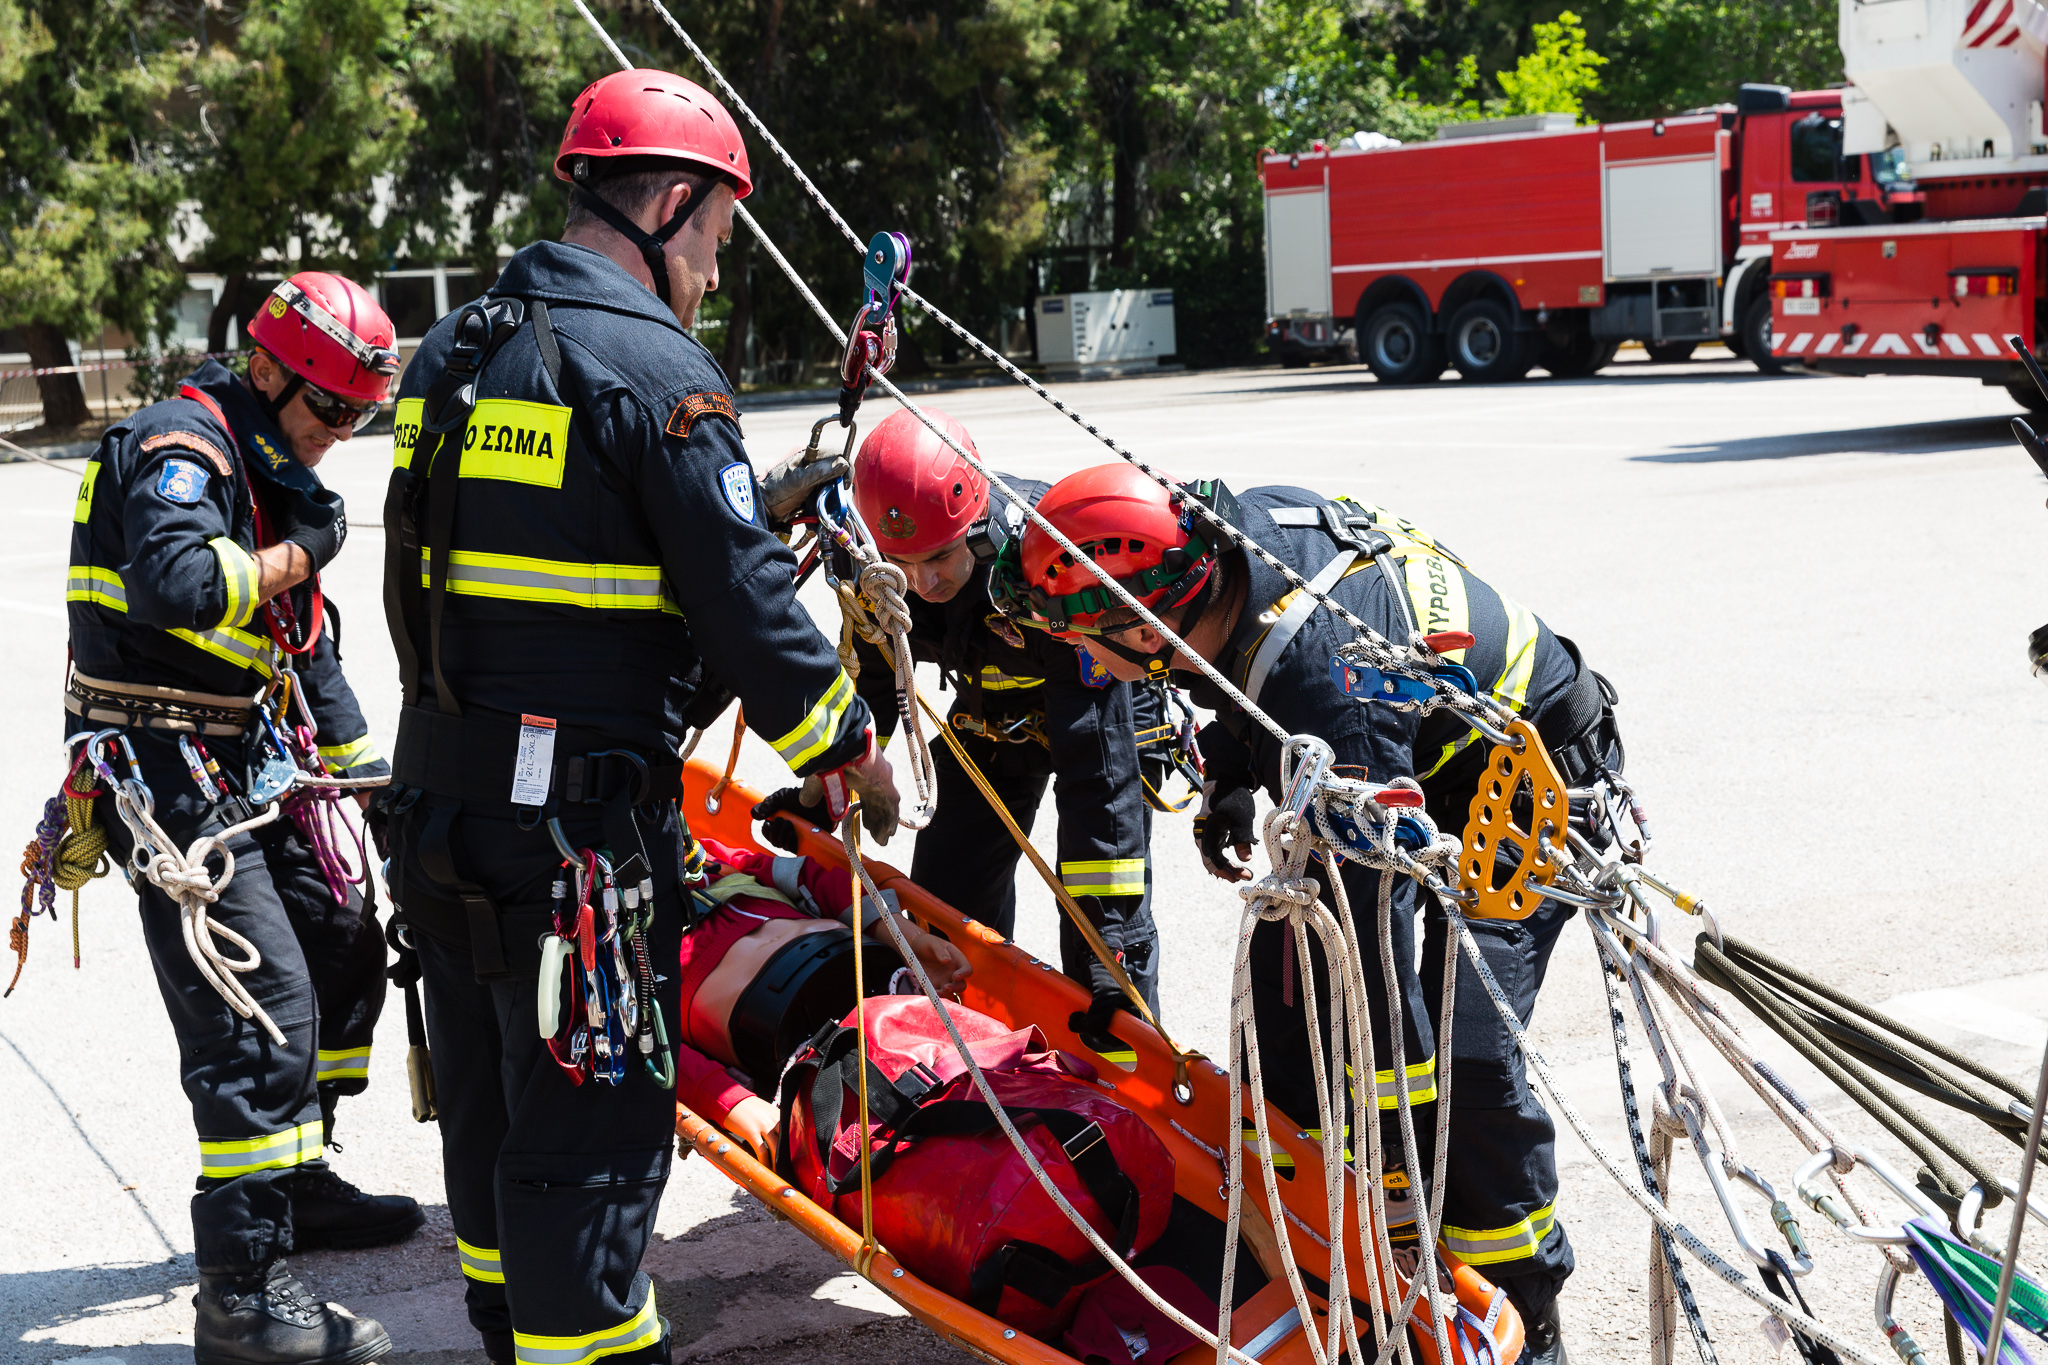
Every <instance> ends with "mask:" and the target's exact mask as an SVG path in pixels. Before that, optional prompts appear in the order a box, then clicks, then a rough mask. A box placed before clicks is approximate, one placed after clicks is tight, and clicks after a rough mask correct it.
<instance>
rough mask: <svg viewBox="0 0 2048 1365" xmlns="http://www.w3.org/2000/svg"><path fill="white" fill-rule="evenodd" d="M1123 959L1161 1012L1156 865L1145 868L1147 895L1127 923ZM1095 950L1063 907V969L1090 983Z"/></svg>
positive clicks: (1149, 1002) (1155, 1014)
mask: <svg viewBox="0 0 2048 1365" xmlns="http://www.w3.org/2000/svg"><path fill="white" fill-rule="evenodd" d="M1122 959H1123V964H1124V972H1125V974H1126V975H1128V976H1129V977H1130V978H1131V984H1132V985H1133V986H1136V987H1137V988H1138V994H1139V995H1141V996H1143V997H1144V999H1145V1004H1146V1005H1147V1006H1148V1007H1149V1008H1150V1009H1151V1011H1152V1014H1153V1017H1154V1018H1157V1017H1158V1016H1159V925H1158V923H1157V921H1155V920H1154V919H1153V918H1152V869H1151V868H1149V867H1148V868H1146V869H1145V899H1144V900H1143V901H1142V902H1141V903H1140V904H1139V906H1138V910H1137V913H1136V914H1134V915H1132V916H1131V918H1130V919H1129V920H1128V921H1126V922H1125V924H1124V942H1123V953H1122ZM1094 961H1095V950H1094V949H1092V948H1090V947H1089V946H1088V940H1087V939H1085V938H1083V937H1081V931H1080V930H1079V929H1076V928H1075V927H1074V921H1073V920H1072V919H1071V918H1069V917H1068V915H1067V912H1066V911H1065V910H1064V909H1062V910H1061V911H1060V970H1061V971H1063V972H1065V973H1066V974H1067V975H1068V976H1071V977H1072V978H1074V980H1076V981H1078V982H1080V983H1081V984H1082V985H1084V986H1085V985H1087V984H1088V967H1089V964H1090V963H1092V962H1094Z"/></svg>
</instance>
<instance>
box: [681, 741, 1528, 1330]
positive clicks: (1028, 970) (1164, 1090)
mask: <svg viewBox="0 0 2048 1365" xmlns="http://www.w3.org/2000/svg"><path fill="white" fill-rule="evenodd" d="M719 777H720V773H719V772H718V770H717V769H716V768H714V767H712V766H711V765H709V764H706V763H703V762H701V761H699V760H692V761H691V763H690V765H689V771H688V774H687V776H686V779H685V784H684V794H683V811H684V814H685V815H686V816H688V818H689V820H690V823H691V825H692V827H693V828H695V829H696V830H697V832H698V833H699V834H701V835H705V836H708V837H710V838H713V839H717V840H718V841H720V842H721V843H726V844H733V845H737V846H742V847H750V848H759V847H761V843H760V840H759V839H758V838H757V837H756V836H755V833H754V829H753V825H752V822H751V817H750V815H749V811H750V810H751V809H752V807H753V805H754V803H755V802H756V801H757V800H759V799H760V798H759V797H758V796H757V795H756V794H755V793H753V792H751V791H748V790H747V789H746V788H744V787H741V786H739V785H737V784H735V785H733V786H731V787H729V788H727V790H726V791H725V792H724V793H723V799H722V800H721V801H720V803H719V809H718V811H717V812H716V813H715V814H714V813H712V812H710V811H708V810H706V808H705V803H704V795H705V793H707V792H709V791H710V790H711V788H712V787H713V785H714V784H715V783H717V782H718V780H719ZM798 828H799V829H800V830H802V831H803V834H802V839H803V842H802V852H804V853H805V854H807V855H809V856H811V857H813V858H816V859H818V860H819V861H820V862H823V863H828V864H832V865H838V866H843V865H844V864H845V861H846V855H845V851H844V850H843V849H842V848H841V847H840V844H839V841H838V840H837V839H836V838H835V837H832V836H831V835H830V834H826V833H819V832H816V831H810V830H804V829H803V826H801V825H798ZM869 867H870V871H871V872H872V873H873V874H874V878H875V883H876V885H878V886H880V887H881V888H882V889H883V890H885V891H886V890H893V891H895V892H896V894H897V896H898V898H899V899H900V900H901V902H902V905H903V908H904V910H906V911H907V912H909V914H910V915H911V917H912V918H913V919H915V920H917V921H918V922H919V923H920V924H922V925H924V926H925V927H926V928H928V929H934V930H937V931H938V932H941V933H943V934H944V935H945V936H946V937H947V938H948V939H950V940H952V942H953V943H954V944H955V945H956V946H957V947H958V948H959V949H960V951H961V952H962V953H963V954H964V955H965V956H966V957H967V960H968V961H969V962H970V963H971V964H972V965H973V968H974V974H973V976H972V977H971V978H969V980H968V982H967V985H966V988H965V989H964V990H963V992H962V994H961V1001H962V1003H963V1004H965V1005H967V1006H968V1007H969V1008H971V1009H975V1010H979V1011H981V1012H982V1013H983V1014H987V1015H989V1016H991V1017H993V1018H996V1019H1000V1020H1002V1021H1003V1022H1005V1023H1007V1024H1009V1025H1011V1026H1012V1027H1018V1028H1021V1027H1024V1026H1026V1025H1036V1026H1037V1027H1038V1028H1039V1029H1040V1030H1041V1031H1042V1032H1043V1033H1044V1034H1045V1036H1046V1038H1047V1040H1048V1041H1050V1042H1051V1044H1052V1045H1053V1046H1054V1047H1056V1048H1059V1049H1061V1050H1063V1051H1066V1052H1069V1053H1072V1054H1073V1055H1075V1056H1077V1057H1083V1058H1086V1059H1088V1061H1089V1062H1090V1063H1091V1064H1093V1065H1094V1066H1095V1067H1096V1069H1097V1071H1098V1072H1099V1073H1100V1075H1101V1081H1102V1083H1103V1084H1104V1086H1105V1087H1106V1088H1108V1089H1109V1090H1110V1091H1111V1092H1112V1093H1113V1094H1115V1096H1116V1097H1117V1099H1118V1100H1120V1101H1121V1102H1122V1103H1123V1104H1125V1105H1126V1106H1128V1107H1129V1108H1131V1109H1132V1110H1133V1111H1135V1112H1136V1113H1138V1114H1139V1115H1141V1116H1142V1117H1143V1118H1144V1119H1145V1120H1146V1122H1147V1123H1149V1124H1150V1125H1151V1127H1152V1129H1153V1131H1154V1132H1155V1133H1157V1134H1158V1136H1159V1139H1160V1141H1162V1142H1164V1143H1165V1144H1166V1146H1167V1149H1168V1150H1169V1151H1171V1152H1172V1153H1173V1159H1174V1193H1175V1194H1177V1195H1179V1196H1180V1197H1181V1198H1183V1199H1185V1200H1187V1201H1188V1202H1189V1203H1191V1204H1193V1205H1195V1206H1196V1207H1197V1208H1199V1209H1201V1210H1202V1211H1203V1212H1205V1213H1207V1214H1209V1215H1210V1216H1212V1217H1214V1218H1216V1219H1218V1220H1219V1221H1220V1220H1222V1219H1223V1218H1224V1216H1225V1213H1226V1208H1225V1200H1226V1197H1227V1190H1226V1188H1225V1183H1226V1181H1227V1179H1228V1175H1227V1168H1226V1166H1225V1164H1224V1163H1225V1162H1226V1161H1227V1160H1228V1149H1227V1148H1226V1147H1225V1146H1224V1143H1226V1142H1232V1141H1239V1140H1241V1139H1240V1137H1239V1131H1240V1130H1239V1124H1238V1123H1236V1122H1233V1121H1232V1117H1231V1115H1230V1113H1229V1103H1230V1095H1229V1077H1228V1075H1227V1073H1226V1072H1225V1071H1224V1070H1223V1068H1222V1067H1220V1066H1218V1065H1216V1064H1215V1063H1214V1062H1212V1061H1209V1060H1208V1059H1206V1058H1204V1059H1201V1060H1199V1061H1197V1062H1195V1063H1193V1064H1191V1065H1190V1066H1189V1068H1188V1083H1189V1094H1188V1098H1187V1099H1186V1100H1185V1101H1182V1100H1181V1099H1179V1098H1177V1097H1176V1096H1175V1094H1174V1072H1175V1065H1174V1056H1173V1052H1172V1050H1171V1049H1170V1048H1168V1047H1167V1046H1166V1044H1165V1043H1164V1042H1163V1041H1162V1040H1161V1038H1160V1036H1159V1034H1158V1033H1157V1032H1156V1031H1155V1030H1154V1029H1152V1027H1151V1026H1150V1025H1148V1024H1145V1023H1144V1022H1142V1021H1140V1020H1138V1019H1136V1018H1133V1017H1132V1016H1130V1015H1119V1016H1118V1017H1117V1022H1116V1026H1115V1027H1116V1034H1117V1037H1118V1038H1119V1040H1120V1041H1122V1042H1124V1043H1125V1044H1127V1045H1128V1046H1129V1047H1130V1049H1131V1050H1132V1051H1133V1052H1134V1053H1135V1054H1136V1061H1135V1062H1133V1063H1113V1062H1108V1061H1105V1060H1104V1059H1103V1058H1101V1057H1100V1056H1098V1055H1097V1054H1096V1053H1094V1052H1093V1051H1092V1050H1091V1049H1090V1048H1089V1047H1088V1046H1087V1045H1086V1044H1085V1043H1083V1042H1082V1041H1081V1040H1080V1038H1079V1037H1077V1036H1076V1035H1075V1033H1074V1032H1073V1030H1071V1029H1070V1028H1068V1027H1067V1022H1066V1021H1067V1019H1068V1017H1069V1016H1070V1015H1073V1014H1075V1013H1078V1012H1081V1011H1084V1010H1086V1009H1087V1008H1088V1000H1089V997H1088V993H1087V991H1086V990H1085V989H1083V988H1082V987H1081V986H1080V985H1079V984H1078V983H1076V982H1074V981H1071V980H1069V979H1068V978H1067V977H1066V975H1065V974H1064V973H1062V972H1061V971H1060V970H1059V968H1058V967H1056V966H1054V965H1053V964H1052V963H1049V962H1042V961H1040V960H1039V959H1037V958H1035V957H1033V956H1031V955H1030V954H1029V953H1027V952H1025V951H1024V950H1023V949H1022V948H1019V947H1017V946H1015V945H1014V944H1009V943H1005V942H1004V941H1003V940H1002V938H1001V937H1000V936H999V935H997V934H996V933H995V932H994V931H993V930H990V929H988V928H987V927H986V926H984V925H981V924H978V923H976V922H975V921H973V920H970V919H967V918H965V917H963V916H962V915H961V914H960V913H959V912H958V911H956V910H954V909H953V908H952V907H950V906H948V905H946V904H945V903H944V902H942V901H939V900H937V899H935V898H933V897H932V896H931V895H929V894H927V893H926V892H925V891H923V890H921V889H920V888H918V887H917V886H915V885H913V884H912V883H911V881H910V879H909V878H907V877H905V876H904V875H903V874H902V873H900V872H898V871H897V870H896V869H894V868H893V867H890V866H888V865H887V864H885V863H881V862H878V861H875V860H873V859H870V860H869ZM1218 984H1219V986H1221V985H1222V984H1223V983H1221V982H1219V983H1218ZM1268 1117H1269V1120H1270V1131H1271V1132H1272V1135H1273V1145H1274V1147H1275V1148H1276V1149H1277V1150H1278V1151H1280V1152H1284V1153H1286V1154H1287V1155H1288V1156H1291V1157H1292V1158H1293V1159H1294V1175H1295V1178H1294V1179H1292V1180H1283V1181H1282V1182H1281V1183H1280V1199H1281V1203H1282V1205H1283V1206H1284V1211H1285V1216H1286V1217H1287V1220H1288V1223H1289V1229H1288V1231H1289V1235H1290V1241H1291V1244H1292V1247H1293V1250H1294V1255H1295V1261H1296V1263H1297V1264H1298V1265H1299V1266H1300V1267H1301V1268H1302V1269H1303V1270H1305V1271H1307V1272H1309V1273H1310V1274H1312V1275H1315V1276H1317V1277H1318V1278H1321V1279H1327V1278H1328V1276H1329V1269H1330V1265H1329V1251H1328V1248H1327V1245H1326V1244H1325V1243H1326V1239H1325V1237H1324V1232H1325V1227H1326V1216H1327V1210H1326V1209H1325V1207H1324V1203H1323V1181H1322V1149H1321V1145H1320V1144H1319V1143H1317V1142H1315V1141H1313V1140H1311V1139H1309V1138H1307V1137H1306V1136H1297V1134H1299V1133H1300V1130H1299V1128H1298V1127H1297V1126H1296V1125H1295V1124H1294V1123H1292V1122H1291V1121H1289V1120H1288V1119H1286V1118H1285V1117H1284V1116H1282V1115H1281V1114H1280V1112H1279V1111H1278V1110H1277V1109H1269V1114H1268ZM676 1132H677V1133H678V1134H679V1135H680V1136H681V1137H682V1138H683V1139H684V1141H686V1142H688V1143H689V1144H690V1148H691V1150H693V1151H696V1152H697V1153H699V1154H700V1155H702V1156H703V1157H704V1158H705V1159H706V1160H707V1161H709V1162H710V1163H711V1164H712V1165H713V1166H715V1167H717V1168H718V1170H719V1171H720V1173H721V1174H723V1175H725V1176H726V1177H727V1178H728V1179H730V1180H731V1181H732V1182H733V1183H734V1184H736V1185H739V1186H740V1187H741V1188H743V1189H745V1190H747V1191H748V1192H749V1193H751V1194H752V1195H753V1196H754V1197H755V1198H757V1199H759V1200H760V1201H761V1202H762V1203H763V1204H764V1205H766V1206H767V1207H768V1208H769V1209H770V1210H772V1211H773V1212H775V1213H776V1214H777V1215H778V1216H780V1217H784V1218H787V1219H788V1220H789V1221H790V1222H791V1223H793V1224H794V1225H795V1226H796V1227H797V1228H799V1229H800V1230H802V1231H803V1232H804V1234H805V1235H806V1236H808V1237H810V1238H811V1240H812V1241H814V1242H816V1243H817V1244H818V1245H819V1246H821V1247H823V1248H824V1249H825V1250H827V1251H829V1252H831V1253H832V1254H833V1255H834V1256H837V1257H838V1258H839V1259H840V1260H842V1261H844V1262H845V1263H846V1264H847V1265H848V1266H849V1267H852V1268H855V1269H858V1268H859V1267H858V1255H859V1251H860V1244H861V1239H860V1232H859V1230H858V1229H855V1228H849V1227H848V1226H847V1225H846V1224H844V1223H842V1222H840V1221H839V1219H837V1218H836V1217H834V1216H833V1215H832V1214H831V1212H829V1211H828V1210H826V1209H824V1208H822V1207H820V1206H819V1205H817V1204H815V1203H813V1202H812V1201H811V1200H810V1199H808V1198H806V1197H805V1196H804V1195H803V1194H802V1193H801V1192H800V1191H798V1190H795V1189H793V1188H791V1186H790V1185H789V1182H787V1181H785V1180H783V1179H782V1178H781V1177H780V1176H778V1175H777V1174H776V1173H775V1172H774V1171H772V1170H769V1169H768V1168H767V1167H765V1166H763V1165H762V1164H761V1163H760V1162H758V1161H756V1160H755V1159H754V1158H753V1157H752V1155H751V1154H749V1153H748V1152H747V1150H746V1148H745V1145H744V1144H743V1143H741V1142H739V1141H738V1140H737V1139H734V1138H732V1137H729V1136H727V1135H726V1134H724V1133H722V1132H720V1131H719V1130H718V1129H717V1128H715V1127H713V1126H712V1125H711V1124H709V1123H706V1122H705V1121H704V1120H703V1119H701V1118H699V1117H698V1116H697V1115H696V1114H694V1113H692V1112H691V1111H690V1110H689V1109H687V1108H684V1107H683V1106H681V1105H678V1106H677V1115H676ZM1245 1174H1246V1180H1245V1186H1246V1190H1245V1207H1246V1210H1247V1212H1248V1213H1249V1212H1250V1211H1251V1210H1253V1209H1257V1210H1258V1211H1259V1212H1260V1214H1261V1215H1262V1216H1263V1217H1265V1218H1266V1220H1267V1221H1268V1222H1269V1223H1270V1222H1271V1221H1272V1210H1271V1209H1269V1208H1267V1207H1266V1202H1265V1191H1264V1190H1263V1189H1262V1188H1261V1185H1260V1182H1259V1181H1258V1180H1257V1179H1256V1178H1255V1175H1254V1168H1253V1167H1252V1165H1251V1164H1250V1162H1249V1161H1248V1162H1247V1164H1246V1172H1245ZM1247 1221H1248V1222H1249V1221H1250V1220H1249V1219H1247ZM1347 1237H1348V1238H1349V1241H1348V1243H1347V1264H1348V1265H1350V1266H1351V1267H1352V1275H1353V1278H1354V1284H1353V1290H1354V1294H1355V1295H1357V1296H1359V1297H1362V1296H1363V1295H1364V1292H1365V1290H1364V1285H1363V1279H1364V1266H1365V1259H1364V1256H1363V1255H1362V1254H1361V1252H1360V1250H1359V1246H1358V1240H1357V1232H1356V1230H1355V1229H1353V1230H1351V1231H1350V1232H1349V1233H1347ZM1440 1254H1441V1255H1442V1256H1443V1258H1444V1261H1445V1263H1446V1264H1447V1265H1449V1266H1450V1267H1451V1270H1452V1276H1453V1280H1454V1283H1455V1285H1456V1288H1457V1293H1458V1298H1459V1300H1460V1302H1461V1303H1463V1304H1464V1306H1465V1307H1466V1308H1469V1309H1471V1310H1472V1311H1473V1312H1474V1313H1476V1314H1477V1315H1478V1316H1479V1317H1481V1318H1482V1319H1483V1318H1485V1317H1486V1315H1487V1310H1488V1306H1489V1304H1490V1303H1491V1301H1492V1299H1493V1297H1494V1293H1495V1291H1494V1290H1493V1287H1492V1286H1491V1285H1490V1284H1489V1283H1488V1282H1487V1281H1486V1280H1485V1279H1484V1278H1483V1277H1481V1276H1480V1275H1479V1274H1478V1272H1476V1271H1474V1270H1473V1269H1471V1268H1470V1267H1469V1266H1465V1265H1463V1264H1462V1263H1460V1262H1458V1261H1457V1260H1456V1258H1455V1257H1452V1256H1451V1255H1450V1254H1449V1253H1448V1252H1440ZM867 1278H868V1279H869V1280H870V1281H871V1282H873V1283H874V1284H875V1286H876V1287H877V1288H879V1289H881V1290H882V1292H883V1293H885V1294H887V1295H888V1296H889V1297H890V1298H892V1299H894V1300H895V1301H896V1302H897V1303H899V1304H901V1305H902V1306H903V1307H904V1308H905V1309H906V1310H907V1311H908V1312H909V1313H910V1314H911V1315H912V1316H913V1317H915V1318H917V1319H918V1321H920V1322H922V1323H924V1324H925V1325H926V1326H927V1327H929V1328H931V1329H932V1330H933V1331H934V1332H937V1333H938V1334H939V1335H940V1336H942V1337H943V1338H945V1339H946V1340H947V1341H948V1342H949V1343H950V1344H952V1345H954V1346H956V1347H959V1348H960V1349H962V1350H965V1351H967V1352H968V1353H969V1354H972V1355H974V1356H977V1357H979V1358H981V1359H984V1360H993V1361H1000V1362H1006V1363H1007V1362H1029V1361H1042V1362H1047V1365H1073V1359H1072V1357H1070V1356H1068V1355H1067V1354H1065V1353H1064V1352H1062V1351H1060V1350H1059V1349H1057V1348H1056V1347H1053V1346H1049V1345H1047V1344H1046V1343H1044V1342H1041V1341H1038V1340H1036V1339H1034V1338H1032V1337H1030V1336H1027V1335H1026V1334H1024V1333H1022V1332H1016V1331H1012V1330H1011V1329H1009V1328H1007V1327H1005V1326H1004V1325H1003V1324H1002V1323H1000V1322H998V1321H997V1320H996V1319H994V1318H992V1317H990V1316H988V1315H987V1314H985V1313H981V1312H977V1311H976V1310H975V1309H973V1308H971V1307H969V1306H968V1305H967V1304H965V1303H963V1302H961V1301H960V1300H958V1299H956V1298H954V1297H952V1296H951V1295H950V1294H946V1293H944V1292H943V1291H941V1290H938V1289H936V1288H934V1287H932V1286H931V1285H929V1284H926V1283H925V1282H924V1281H922V1280H920V1279H918V1278H917V1277H916V1276H915V1275H913V1274H912V1273H911V1272H910V1271H909V1270H907V1269H905V1268H903V1267H902V1266H900V1265H898V1264H897V1263H896V1261H895V1260H894V1259H893V1258H891V1257H890V1256H888V1255H887V1254H882V1255H878V1256H876V1257H875V1258H874V1260H873V1262H872V1263H871V1264H870V1266H869V1267H868V1270H867ZM1387 1278H1391V1277H1387ZM1500 1317H1501V1325H1500V1326H1499V1327H1497V1328H1496V1331H1495V1341H1496V1345H1497V1348H1498V1355H1499V1360H1500V1362H1501V1365H1512V1363H1513V1362H1514V1361H1515V1360H1516V1359H1517V1358H1518V1357H1519V1355H1520V1353H1521V1347H1522V1328H1521V1324H1520V1321H1519V1320H1518V1319H1517V1318H1516V1316H1515V1313H1514V1310H1513V1308H1512V1307H1507V1306H1503V1307H1502V1309H1501V1314H1500ZM1415 1323H1416V1328H1417V1330H1416V1331H1415V1332H1414V1333H1412V1334H1411V1340H1412V1341H1414V1343H1415V1344H1416V1345H1417V1347H1418V1348H1419V1349H1420V1353H1421V1359H1423V1360H1426V1361H1428V1362H1430V1365H1439V1363H1438V1362H1437V1360H1436V1351H1435V1348H1434V1345H1433V1343H1432V1341H1431V1336H1432V1334H1431V1332H1430V1330H1429V1325H1428V1312H1427V1307H1426V1305H1423V1306H1419V1307H1418V1308H1417V1311H1416V1314H1415ZM1232 1335H1233V1336H1236V1335H1239V1334H1238V1333H1237V1332H1233V1333H1232Z"/></svg>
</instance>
